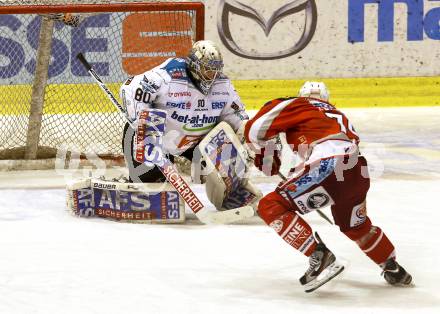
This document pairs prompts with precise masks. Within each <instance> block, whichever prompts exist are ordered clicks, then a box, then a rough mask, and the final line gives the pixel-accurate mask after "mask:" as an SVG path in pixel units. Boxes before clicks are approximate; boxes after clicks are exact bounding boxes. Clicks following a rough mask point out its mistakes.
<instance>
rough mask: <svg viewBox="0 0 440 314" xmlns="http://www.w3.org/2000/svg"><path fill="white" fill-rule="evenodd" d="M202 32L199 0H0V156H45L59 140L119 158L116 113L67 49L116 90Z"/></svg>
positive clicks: (184, 48) (179, 52) (83, 151)
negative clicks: (78, 55)
mask: <svg viewBox="0 0 440 314" xmlns="http://www.w3.org/2000/svg"><path fill="white" fill-rule="evenodd" d="M73 18H75V19H76V20H75V21H76V22H79V23H76V25H73V26H72V23H69V22H71V21H72V20H73ZM69 24H70V25H69ZM73 24H75V23H73ZM203 37H204V5H203V3H201V2H178V1H173V2H152V1H135V0H128V1H112V0H107V1H105V0H101V1H84V0H83V1H81V0H79V1H72V0H39V1H38V0H37V1H16V0H11V1H5V0H3V1H2V0H0V94H1V97H0V160H11V159H12V160H23V159H27V160H29V159H48V158H52V159H53V157H55V155H56V152H57V149H59V148H60V147H63V149H67V150H68V151H72V152H75V153H79V154H80V155H81V156H85V154H86V153H89V152H92V153H95V154H97V155H98V156H100V157H101V158H104V159H110V160H115V159H119V160H122V159H123V157H122V144H121V142H122V129H123V125H124V124H125V121H124V119H123V118H122V117H121V116H120V115H119V114H118V113H117V112H116V110H115V109H114V108H113V106H112V104H111V103H109V101H108V100H107V99H106V96H105V95H104V94H103V93H102V92H101V91H100V90H99V87H98V86H97V85H96V84H94V82H93V80H92V78H90V76H89V75H88V73H87V71H86V70H85V69H84V68H83V66H82V65H81V64H80V63H79V61H78V60H77V59H76V57H75V56H76V55H77V54H78V53H79V52H83V53H84V54H85V55H86V57H87V58H88V60H89V61H90V63H91V64H92V66H93V67H94V69H95V70H96V71H97V72H98V74H99V75H100V76H101V77H102V78H103V80H104V81H105V82H106V83H107V85H108V86H109V88H110V90H111V91H112V92H113V93H114V94H115V95H119V87H120V85H121V84H122V82H123V81H124V80H125V79H127V78H128V77H130V76H133V75H137V74H140V73H143V72H145V71H146V70H148V69H150V68H152V67H153V66H155V65H158V64H160V63H161V62H163V61H164V60H166V59H167V58H169V57H175V56H176V57H184V56H186V54H187V52H188V51H189V49H190V47H191V45H192V42H194V41H197V40H201V39H203ZM24 163H25V162H24ZM38 164H39V165H41V163H38ZM50 164H51V165H52V166H53V164H54V163H53V162H52V163H50ZM31 168H32V167H31Z"/></svg>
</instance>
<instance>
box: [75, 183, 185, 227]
mask: <svg viewBox="0 0 440 314" xmlns="http://www.w3.org/2000/svg"><path fill="white" fill-rule="evenodd" d="M67 207H68V209H69V210H70V212H71V213H72V214H74V215H76V216H79V217H100V218H105V219H110V220H116V221H120V222H133V223H183V222H184V221H185V205H184V201H183V199H182V197H181V196H180V195H179V194H178V193H177V192H176V191H175V189H174V188H173V187H172V186H171V185H170V184H167V183H147V184H146V183H121V182H114V181H105V180H98V179H90V178H89V179H82V180H78V181H76V182H72V183H70V184H68V186H67Z"/></svg>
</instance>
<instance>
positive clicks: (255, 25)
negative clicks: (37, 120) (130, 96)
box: [0, 0, 440, 84]
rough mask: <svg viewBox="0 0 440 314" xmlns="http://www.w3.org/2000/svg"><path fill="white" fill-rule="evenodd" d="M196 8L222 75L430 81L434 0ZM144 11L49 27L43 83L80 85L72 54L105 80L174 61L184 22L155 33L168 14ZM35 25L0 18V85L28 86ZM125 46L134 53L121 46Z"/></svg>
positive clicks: (435, 54) (326, 0) (439, 14)
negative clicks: (202, 11) (143, 16)
mask: <svg viewBox="0 0 440 314" xmlns="http://www.w3.org/2000/svg"><path fill="white" fill-rule="evenodd" d="M203 2H204V3H205V6H206V15H205V18H206V21H205V38H206V39H211V40H214V41H215V42H217V43H219V44H220V46H221V48H222V52H223V55H224V59H225V72H226V73H227V74H228V75H229V76H230V77H231V78H232V79H294V78H306V77H326V78H333V77H336V78H338V77H387V76H434V75H438V68H439V65H440V61H439V60H440V48H439V47H440V45H439V40H440V25H439V21H440V1H439V0H381V1H377V0H345V1H341V0H271V1H267V0H205V1H203ZM153 15H154V16H153ZM153 15H151V16H149V18H148V19H147V20H148V21H149V24H142V23H140V20H139V21H138V20H137V17H136V16H134V15H130V14H129V13H128V14H117V13H113V14H101V15H97V16H92V17H90V18H88V19H86V20H84V21H83V22H82V24H81V25H80V27H78V28H70V27H68V26H65V25H63V24H61V23H56V25H55V32H54V41H53V50H52V58H51V65H50V68H49V77H50V82H62V83H68V82H87V81H88V79H89V78H88V75H87V73H86V71H85V70H84V69H83V67H82V66H81V65H80V64H79V63H78V61H77V60H76V58H75V56H76V54H77V53H78V52H80V51H81V52H84V53H85V54H86V57H87V58H88V59H89V60H90V62H91V63H92V64H93V66H94V67H95V69H96V71H97V72H98V74H100V75H101V76H102V77H103V78H104V80H105V81H107V82H120V81H122V80H123V79H125V78H126V77H127V76H129V75H133V74H136V73H138V72H139V73H140V72H143V71H144V70H147V68H151V67H152V66H153V63H160V61H163V59H164V58H166V57H173V56H176V55H182V54H183V53H184V51H186V50H185V49H186V48H185V49H183V48H182V49H180V50H179V51H177V50H176V49H174V48H172V44H171V42H173V41H174V42H176V41H178V40H182V36H183V41H184V42H185V43H186V44H188V46H189V44H190V39H189V37H188V36H189V35H188V34H189V33H186V31H189V30H190V28H191V22H185V20H188V21H190V20H191V18H190V16H189V15H186V13H180V15H179V16H175V17H174V20H182V21H183V22H185V23H184V25H187V27H188V29H182V28H178V29H177V28H176V31H175V32H170V31H167V32H166V33H161V32H157V28H158V27H159V29H160V28H161V26H160V24H161V23H165V22H164V21H168V20H169V17H168V18H167V17H163V18H160V16H158V15H157V14H153ZM154 17H156V19H155V18H154ZM39 27H40V19H39V18H38V17H36V16H32V17H29V16H19V15H0V84H29V83H31V82H32V73H33V71H34V69H35V54H36V48H37V41H38V30H39ZM152 30H156V31H154V32H153V31H152ZM182 30H183V31H182ZM170 34H174V35H172V36H170ZM178 37H180V38H178ZM135 40H137V41H142V45H143V46H144V48H143V49H140V51H141V52H139V51H138V50H136V51H134V50H133V51H131V50H130V49H129V47H130V43H132V42H134V41H135ZM124 43H125V44H124ZM139 57H141V58H143V60H141V61H139ZM159 57H160V58H162V59H160V58H159ZM159 59H160V60H159ZM135 63H140V64H139V65H138V66H136V65H135ZM136 67H140V68H141V69H142V71H140V70H139V71H134V70H133V69H134V68H136ZM133 72H136V73H133Z"/></svg>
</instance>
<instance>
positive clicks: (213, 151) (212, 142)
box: [199, 122, 262, 210]
mask: <svg viewBox="0 0 440 314" xmlns="http://www.w3.org/2000/svg"><path fill="white" fill-rule="evenodd" d="M199 148H200V153H201V155H202V157H203V159H204V161H205V163H206V168H205V169H206V170H205V173H207V176H206V193H207V196H208V199H209V200H210V201H211V203H213V204H214V206H215V207H216V208H217V210H229V209H234V208H238V207H242V206H247V205H250V206H253V207H254V208H255V206H256V204H257V202H258V200H259V199H260V198H261V196H262V193H261V192H260V191H259V190H258V189H257V188H256V187H254V186H253V185H252V184H251V183H249V182H248V180H247V175H248V165H247V158H246V156H247V152H246V149H245V148H244V147H243V145H242V144H241V143H240V141H239V140H238V138H237V135H236V134H235V132H234V131H233V130H232V128H231V127H230V126H229V124H227V123H226V122H221V123H219V124H218V125H217V126H216V127H215V128H214V129H212V130H211V131H210V132H209V133H208V134H207V135H206V136H205V138H204V139H203V140H202V141H201V142H200V144H199Z"/></svg>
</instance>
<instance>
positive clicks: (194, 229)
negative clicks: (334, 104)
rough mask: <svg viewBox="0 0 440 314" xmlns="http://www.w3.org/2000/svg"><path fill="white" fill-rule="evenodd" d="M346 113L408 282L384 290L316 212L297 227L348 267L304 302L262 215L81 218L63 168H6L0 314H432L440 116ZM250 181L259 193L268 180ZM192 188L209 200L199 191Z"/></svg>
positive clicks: (410, 111)
mask: <svg viewBox="0 0 440 314" xmlns="http://www.w3.org/2000/svg"><path fill="white" fill-rule="evenodd" d="M344 111H345V112H346V113H347V115H348V116H349V117H350V118H351V120H352V122H353V124H354V125H355V127H356V129H357V131H358V132H359V133H360V135H361V139H362V141H363V147H364V149H363V150H364V151H365V154H366V155H367V157H368V159H369V161H370V164H372V165H373V166H374V165H376V168H381V166H380V165H381V164H382V165H383V167H384V171H383V174H382V175H381V176H379V177H375V178H373V180H372V187H371V189H370V192H369V196H368V213H369V216H370V217H371V219H372V221H373V222H374V223H375V224H377V225H379V226H381V227H382V228H383V230H384V231H385V232H386V233H387V234H388V236H389V237H390V239H391V240H392V241H393V242H394V243H395V245H396V247H397V256H398V260H399V262H400V263H401V264H402V265H403V266H404V267H406V268H407V270H408V271H410V272H411V274H412V275H413V277H414V282H415V286H414V287H411V288H395V287H390V286H388V285H387V284H386V283H385V281H384V280H383V278H381V276H380V269H379V268H378V267H377V266H376V265H374V264H373V263H372V262H371V261H370V260H369V259H368V258H367V257H365V256H364V255H363V253H362V252H361V251H360V250H359V249H358V248H357V246H356V245H355V244H354V243H352V242H351V241H350V240H348V239H347V238H345V236H344V235H342V234H341V233H340V232H339V231H338V229H337V227H335V226H331V225H329V224H328V223H327V222H325V221H324V220H322V219H321V218H320V217H319V216H318V215H316V213H311V214H309V215H307V216H306V217H305V219H307V221H309V222H310V224H311V225H312V226H313V227H314V229H315V230H317V231H319V232H320V235H321V237H322V238H323V239H324V241H325V242H326V243H327V245H328V246H329V247H330V248H331V249H332V250H333V251H334V252H335V254H336V255H337V256H338V257H340V258H341V259H343V261H344V262H345V263H346V264H347V269H346V270H345V271H344V272H343V274H342V275H341V276H339V277H337V278H336V279H335V280H333V281H332V282H330V283H329V284H327V285H325V286H323V287H321V288H320V289H318V290H317V291H316V292H314V293H311V294H305V293H304V292H303V291H302V288H301V286H300V284H299V282H298V278H299V277H300V276H301V275H302V274H303V272H304V271H305V269H306V268H307V259H306V258H305V257H304V256H302V255H301V254H299V253H298V252H296V251H294V250H293V249H292V248H291V247H290V246H288V245H287V244H285V243H284V242H283V241H282V240H281V239H280V238H279V237H278V236H277V235H276V234H275V233H274V231H273V230H271V229H270V228H268V227H267V226H265V225H264V224H263V223H262V222H261V220H260V219H259V218H257V217H255V218H252V219H250V220H249V221H247V222H243V223H239V224H234V225H228V226H205V225H201V224H200V223H198V222H197V220H195V218H194V217H193V216H190V217H189V218H190V219H189V220H188V223H187V224H185V225H174V226H173V225H137V224H121V223H116V222H111V221H106V220H101V219H83V218H76V217H72V216H70V215H69V214H68V213H67V212H66V211H65V190H64V189H63V184H64V178H63V177H61V176H60V175H59V174H57V173H55V172H54V171H31V172H8V173H0V199H1V200H2V202H1V203H0V313H5V314H15V313H44V314H47V313H75V314H77V313H159V314H162V313H173V314H175V313H179V314H180V313H188V314H189V313H191V314H198V313H201V314H202V313H203V314H206V313H213V314H216V313H238V314H242V313H249V314H250V313H252V314H260V313H261V314H262V313H276V314H283V313H301V314H308V313H440V289H439V288H438V283H439V282H440V272H439V270H438V268H437V266H438V265H440V253H439V252H437V249H438V246H437V244H438V241H439V239H440V230H439V228H438V224H439V220H440V211H439V208H438V207H439V205H438V202H437V196H438V195H439V194H440V170H439V167H438V163H439V161H440V136H439V135H440V123H439V121H440V108H405V109H381V110H379V109H351V110H344ZM377 147H380V150H376V148H377ZM368 155H370V156H368ZM255 174H256V176H255V178H254V181H255V182H256V184H257V185H258V186H259V187H260V188H261V189H262V190H263V192H264V193H267V192H270V191H271V190H272V189H273V188H274V186H275V185H276V182H277V179H274V178H272V179H264V178H262V177H261V175H260V174H258V173H255ZM257 175H258V176H257ZM194 188H195V190H196V192H197V194H198V195H199V196H200V198H201V199H202V201H205V202H206V201H207V199H206V197H205V195H204V193H203V191H204V187H203V186H201V185H195V186H194ZM324 211H325V212H326V213H327V214H329V211H328V210H324Z"/></svg>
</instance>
